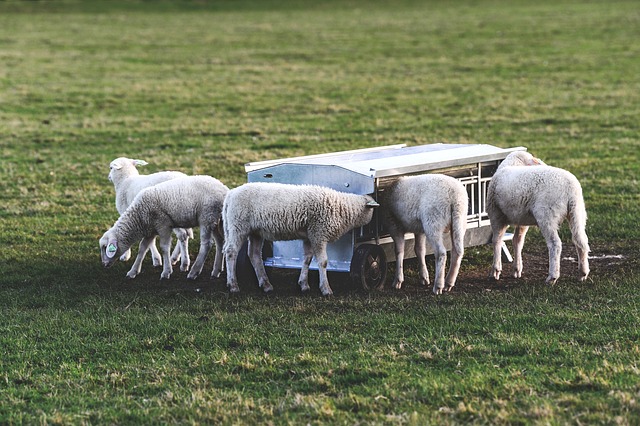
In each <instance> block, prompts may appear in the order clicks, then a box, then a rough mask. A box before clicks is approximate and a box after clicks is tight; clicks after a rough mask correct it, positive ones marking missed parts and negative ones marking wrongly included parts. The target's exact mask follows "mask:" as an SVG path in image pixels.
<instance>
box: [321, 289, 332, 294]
mask: <svg viewBox="0 0 640 426" xmlns="http://www.w3.org/2000/svg"><path fill="white" fill-rule="evenodd" d="M321 291H322V295H323V296H333V291H332V290H331V289H330V288H329V289H322V290H321Z"/></svg>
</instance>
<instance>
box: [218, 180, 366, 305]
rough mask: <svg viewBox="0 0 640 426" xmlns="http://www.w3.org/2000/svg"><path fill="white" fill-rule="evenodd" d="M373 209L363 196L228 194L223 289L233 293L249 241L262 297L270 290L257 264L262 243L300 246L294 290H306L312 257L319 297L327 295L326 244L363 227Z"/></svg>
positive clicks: (240, 190)
mask: <svg viewBox="0 0 640 426" xmlns="http://www.w3.org/2000/svg"><path fill="white" fill-rule="evenodd" d="M376 206H378V204H377V203H376V202H375V201H374V200H373V198H371V197H370V196H368V195H356V194H348V193H344V192H338V191H335V190H333V189H330V188H325V187H321V186H313V185H287V184H280V183H247V184H244V185H241V186H239V187H237V188H235V189H232V190H231V191H229V193H228V194H227V198H226V200H225V202H224V209H223V211H222V223H223V227H224V237H225V243H224V244H225V245H224V251H225V256H226V261H227V286H228V287H229V291H231V292H238V291H239V288H238V281H237V278H236V260H237V256H238V251H239V250H240V248H241V247H242V245H243V243H244V242H245V241H247V239H248V240H249V248H248V254H249V259H250V261H251V264H252V265H253V268H254V270H255V272H256V275H257V277H258V282H259V285H260V287H262V288H263V290H264V291H265V292H270V291H272V290H273V287H272V286H271V283H270V282H269V278H268V277H267V274H266V272H265V270H264V265H263V263H262V256H261V254H262V245H263V243H264V240H269V241H282V240H299V239H301V240H303V247H304V262H303V265H302V269H301V271H300V277H299V279H298V284H299V285H300V288H301V290H302V291H308V290H309V284H308V274H309V264H310V263H311V259H312V258H313V256H315V258H316V261H317V263H318V269H319V275H320V291H321V292H322V294H323V295H325V296H327V295H331V294H333V291H332V290H331V287H330V286H329V280H328V279H327V262H328V258H327V243H329V242H333V241H336V240H337V239H338V238H340V237H341V236H342V235H344V234H345V233H346V232H348V231H350V230H351V229H353V228H356V227H358V226H363V225H366V224H367V223H369V222H370V221H371V218H372V216H373V207H376Z"/></svg>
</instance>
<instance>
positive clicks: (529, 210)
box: [487, 165, 586, 226]
mask: <svg viewBox="0 0 640 426" xmlns="http://www.w3.org/2000/svg"><path fill="white" fill-rule="evenodd" d="M571 210H574V211H575V212H576V214H578V215H579V216H581V217H583V218H584V220H586V211H585V208H584V201H583V199H582V187H581V186H580V182H578V179H577V178H576V177H575V176H574V175H573V174H571V173H570V172H568V171H566V170H564V169H559V168H557V167H551V166H546V165H541V166H529V167H522V166H506V167H500V168H499V169H498V170H497V171H496V173H495V174H494V176H493V177H492V179H491V183H490V184H489V190H488V193H487V211H488V212H489V214H490V216H491V215H494V214H500V213H501V214H502V215H504V216H505V217H506V218H507V221H508V223H511V224H514V225H523V226H534V225H537V222H536V219H535V217H536V216H537V217H540V218H542V217H545V218H552V219H553V221H555V222H556V223H557V224H558V225H559V224H560V223H561V222H562V220H564V218H566V217H567V215H568V214H569V213H570V211H571Z"/></svg>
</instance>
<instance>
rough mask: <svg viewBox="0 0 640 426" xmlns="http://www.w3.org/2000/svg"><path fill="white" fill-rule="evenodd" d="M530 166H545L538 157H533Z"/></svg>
mask: <svg viewBox="0 0 640 426" xmlns="http://www.w3.org/2000/svg"><path fill="white" fill-rule="evenodd" d="M529 165H530V166H544V163H543V162H542V160H541V159H539V158H537V157H532V158H531V163H530V164H529Z"/></svg>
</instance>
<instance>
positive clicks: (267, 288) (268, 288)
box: [262, 283, 273, 293]
mask: <svg viewBox="0 0 640 426" xmlns="http://www.w3.org/2000/svg"><path fill="white" fill-rule="evenodd" d="M262 291H264V292H265V293H271V292H272V291H273V286H272V285H271V284H269V283H267V284H265V285H264V286H263V287H262Z"/></svg>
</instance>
